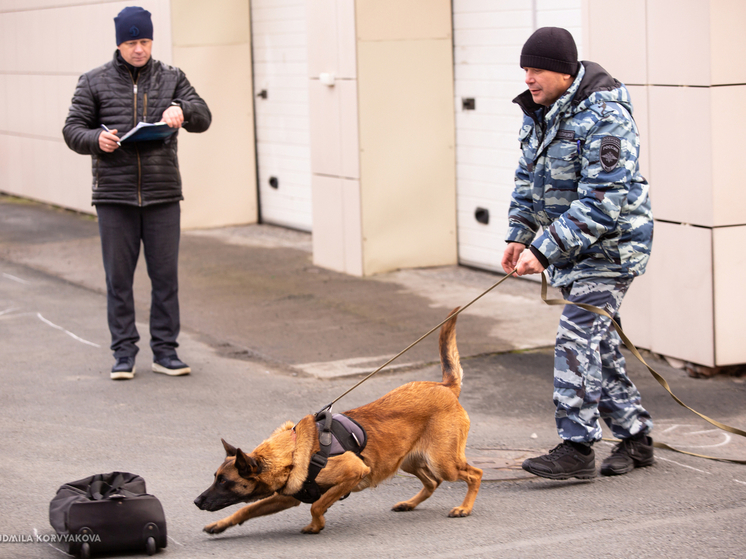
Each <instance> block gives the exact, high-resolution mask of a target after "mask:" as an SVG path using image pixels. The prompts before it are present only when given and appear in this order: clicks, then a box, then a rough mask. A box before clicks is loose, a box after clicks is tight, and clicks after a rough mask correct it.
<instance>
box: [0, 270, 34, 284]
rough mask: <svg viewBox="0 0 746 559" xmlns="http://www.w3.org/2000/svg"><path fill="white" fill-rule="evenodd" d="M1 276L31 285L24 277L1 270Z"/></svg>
mask: <svg viewBox="0 0 746 559" xmlns="http://www.w3.org/2000/svg"><path fill="white" fill-rule="evenodd" d="M3 277H4V278H8V279H9V280H13V281H17V282H18V283H22V284H24V285H31V282H30V281H26V280H25V279H21V278H17V277H16V276H11V275H10V274H6V273H4V272H3Z"/></svg>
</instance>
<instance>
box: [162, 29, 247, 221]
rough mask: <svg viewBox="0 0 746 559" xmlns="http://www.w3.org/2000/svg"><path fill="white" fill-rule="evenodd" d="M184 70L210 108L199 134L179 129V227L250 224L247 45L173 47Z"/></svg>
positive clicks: (177, 60) (177, 61)
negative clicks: (208, 118)
mask: <svg viewBox="0 0 746 559" xmlns="http://www.w3.org/2000/svg"><path fill="white" fill-rule="evenodd" d="M174 63H175V64H176V66H178V67H179V68H181V69H182V70H184V72H185V73H186V75H187V77H188V78H189V81H190V82H191V84H192V85H193V86H194V87H195V89H196V90H197V93H199V95H200V96H201V97H202V98H203V99H204V100H205V101H206V102H207V105H208V106H209V107H210V110H211V111H212V125H211V126H210V129H209V130H208V131H207V132H205V133H203V134H190V133H188V132H180V133H179V165H180V168H181V174H182V179H183V189H184V198H185V200H184V203H183V205H182V227H184V228H190V227H215V226H221V225H231V224H240V223H254V222H256V219H257V199H256V162H255V154H254V133H253V130H254V124H253V112H252V84H251V53H250V50H249V45H248V43H244V44H238V45H225V46H211V47H189V48H181V47H175V48H174Z"/></svg>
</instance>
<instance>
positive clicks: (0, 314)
mask: <svg viewBox="0 0 746 559" xmlns="http://www.w3.org/2000/svg"><path fill="white" fill-rule="evenodd" d="M15 310H18V309H16V308H15V307H10V308H9V309H5V310H4V311H2V312H0V316H3V315H4V314H8V313H9V312H13V311H15Z"/></svg>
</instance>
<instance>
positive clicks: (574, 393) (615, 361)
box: [554, 278, 653, 443]
mask: <svg viewBox="0 0 746 559" xmlns="http://www.w3.org/2000/svg"><path fill="white" fill-rule="evenodd" d="M631 283H632V281H631V280H623V279H619V280H614V279H608V278H599V279H597V280H595V281H593V280H580V281H576V282H574V283H573V284H571V285H570V286H568V287H563V288H562V295H563V296H564V298H565V300H567V301H573V302H576V303H586V304H589V305H593V306H596V307H601V308H603V309H605V310H606V311H607V312H608V313H609V314H610V315H611V316H613V317H614V320H616V321H617V323H618V324H620V325H621V322H620V320H619V314H618V312H619V307H620V306H621V304H622V299H623V298H624V295H625V293H626V292H627V290H628V289H629V286H630V284H631ZM621 345H622V340H621V339H620V338H619V334H617V332H616V330H615V329H614V328H613V327H612V325H611V320H609V319H608V318H606V317H603V316H599V315H597V314H593V313H591V312H589V311H586V310H584V309H581V308H580V307H576V306H574V305H565V308H564V311H563V312H562V316H561V317H560V323H559V328H558V329H557V342H556V344H555V347H554V404H555V406H556V407H557V410H556V412H555V420H556V422H557V431H558V432H559V435H560V437H561V438H563V439H566V440H571V441H574V442H579V443H592V442H594V441H597V440H599V439H601V426H600V424H599V422H598V420H599V418H600V419H603V420H604V422H605V423H606V424H607V425H608V426H609V428H610V429H611V432H612V433H613V434H614V436H615V437H617V438H620V439H626V438H629V437H631V436H633V435H637V434H648V433H649V432H650V431H651V430H652V428H653V421H652V419H651V418H650V414H649V413H648V412H647V411H646V410H645V408H643V407H642V403H641V397H640V392H639V391H638V390H637V388H636V387H635V385H634V383H633V382H632V381H631V380H630V378H629V377H628V376H627V369H626V364H625V361H624V356H623V355H622V352H621V349H620V348H621Z"/></svg>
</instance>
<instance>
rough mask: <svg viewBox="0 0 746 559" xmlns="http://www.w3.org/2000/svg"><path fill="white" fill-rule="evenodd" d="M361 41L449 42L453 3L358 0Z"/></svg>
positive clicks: (442, 0) (447, 0)
mask: <svg viewBox="0 0 746 559" xmlns="http://www.w3.org/2000/svg"><path fill="white" fill-rule="evenodd" d="M355 6H356V10H355V11H356V14H355V18H356V21H357V37H358V40H359V41H396V40H399V39H409V40H411V39H448V38H450V37H451V34H452V25H451V0H356V2H355Z"/></svg>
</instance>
